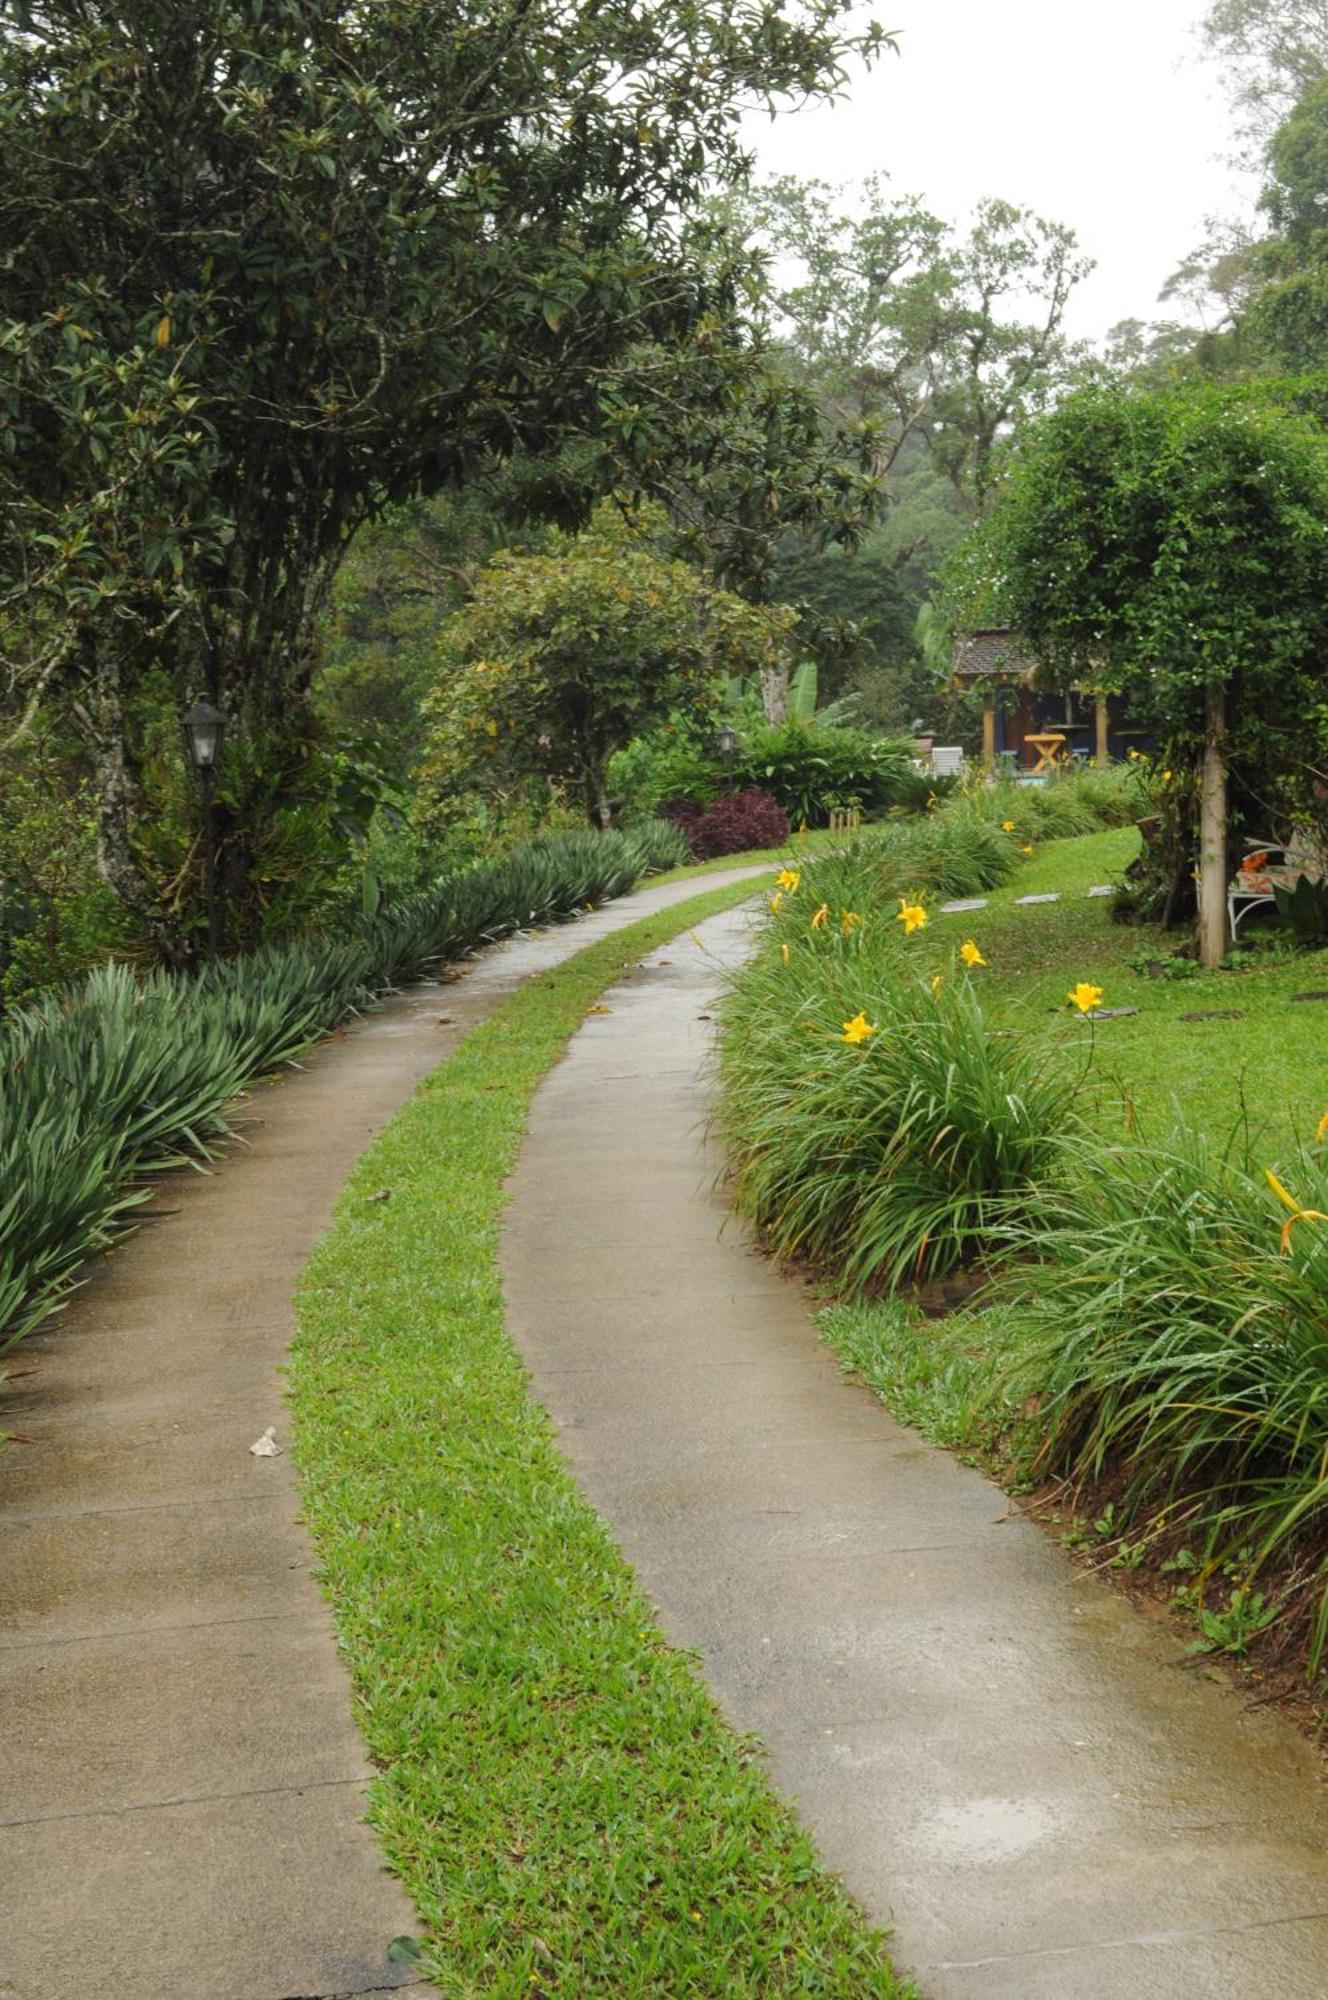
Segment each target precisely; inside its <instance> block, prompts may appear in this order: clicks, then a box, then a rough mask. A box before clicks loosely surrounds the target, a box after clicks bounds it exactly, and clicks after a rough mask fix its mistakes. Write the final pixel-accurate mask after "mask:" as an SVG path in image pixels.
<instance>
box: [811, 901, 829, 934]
mask: <svg viewBox="0 0 1328 2000" xmlns="http://www.w3.org/2000/svg"><path fill="white" fill-rule="evenodd" d="M829 921H830V905H829V904H828V903H822V905H821V907H820V909H819V910H816V911H814V912H813V914H812V929H813V930H814V931H823V930H824V929H825V927H826V925H827V924H828V923H829Z"/></svg>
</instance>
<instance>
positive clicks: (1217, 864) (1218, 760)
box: [1199, 681, 1230, 969]
mask: <svg viewBox="0 0 1328 2000" xmlns="http://www.w3.org/2000/svg"><path fill="white" fill-rule="evenodd" d="M1225 737H1226V689H1225V688H1224V686H1223V685H1222V683H1221V681H1210V682H1209V683H1208V686H1207V687H1206V688H1205V689H1204V753H1203V774H1202V779H1201V783H1200V790H1199V963H1200V964H1201V965H1203V966H1205V967H1207V968H1209V969H1211V968H1212V967H1213V966H1215V965H1220V964H1221V963H1222V960H1223V959H1224V958H1225V957H1226V954H1227V946H1228V944H1229V943H1230V935H1229V932H1228V928H1227V767H1226V759H1225V755H1224V751H1225Z"/></svg>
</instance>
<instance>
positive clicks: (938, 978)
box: [931, 972, 945, 999]
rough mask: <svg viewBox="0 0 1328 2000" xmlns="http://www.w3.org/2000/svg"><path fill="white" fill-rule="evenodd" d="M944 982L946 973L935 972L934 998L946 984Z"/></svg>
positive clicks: (933, 979)
mask: <svg viewBox="0 0 1328 2000" xmlns="http://www.w3.org/2000/svg"><path fill="white" fill-rule="evenodd" d="M944 983H945V974H944V973H943V972H933V974H932V976H931V990H932V997H933V999H934V998H935V996H936V995H937V994H938V993H939V992H940V990H941V987H942V986H943V985H944Z"/></svg>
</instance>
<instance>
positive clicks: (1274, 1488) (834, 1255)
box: [720, 802, 1328, 1675]
mask: <svg viewBox="0 0 1328 2000" xmlns="http://www.w3.org/2000/svg"><path fill="white" fill-rule="evenodd" d="M1026 831H1027V828H1026V827H1020V826H1018V825H1016V824H1015V823H1014V822H1006V823H1004V824H1002V823H1000V822H997V823H996V826H995V828H994V836H995V838H994V837H993V827H992V823H991V817H990V813H989V812H986V813H983V812H974V810H973V809H972V808H971V807H969V806H965V805H964V804H963V803H962V802H961V803H959V804H958V805H957V806H956V807H955V808H954V809H953V810H952V809H951V808H950V807H945V808H943V809H942V811H941V812H940V813H938V814H936V815H934V816H933V818H932V820H931V821H930V822H929V823H924V825H923V826H922V827H921V828H916V827H907V828H902V827H901V828H900V829H899V837H898V838H895V839H892V838H891V837H890V836H889V834H888V833H887V834H884V835H882V836H881V837H880V838H874V839H872V840H870V841H864V842H863V843H862V845H861V846H860V847H859V848H858V849H857V850H856V851H855V852H854V853H851V854H847V855H840V856H836V857H833V858H830V859H828V860H826V861H824V862H812V863H809V864H808V865H807V866H806V867H803V868H801V869H790V870H788V871H786V873H785V875H784V877H783V878H782V886H781V887H780V888H779V889H777V890H776V892H775V894H774V896H773V897H772V899H771V900H772V906H773V907H772V913H771V921H770V924H769V927H768V930H767V933H766V935H765V937H764V939H763V942H762V945H761V947H760V949H759V950H758V952H757V954H756V955H755V957H754V959H753V960H752V961H751V962H750V964H749V965H748V966H747V967H745V968H744V969H743V970H742V971H741V972H740V973H739V974H738V975H736V977H735V979H734V982H733V985H732V989H731V991H730V993H729V995H728V998H727V1002H726V1006H725V1011H724V1020H723V1032H722V1039H721V1074H722V1093H721V1110H720V1121H721V1124H722V1129H723V1133H724V1137H725V1140H726V1144H727V1147H728V1150H729V1157H730V1161H731V1167H732V1173H733V1180H734V1186H735V1190H736V1197H737V1201H738V1204H739V1206H740V1207H741V1208H743V1209H744V1210H745V1211H746V1212H747V1213H748V1214H749V1215H751V1216H752V1217H753V1218H754V1219H755V1221H756V1222H757V1223H758V1224H759V1226H760V1227H761V1229H762V1231H763V1234H764V1236H765V1238H766V1240H767V1242H768V1243H769V1245H770V1247H771V1248H772V1249H773V1250H774V1251H775V1252H777V1253H778V1254H781V1255H784V1256H789V1257H794V1258H798V1259H800V1260H802V1261H803V1262H804V1263H806V1264H808V1265H809V1266H811V1267H812V1268H813V1269H814V1270H816V1271H818V1272H819V1273H820V1274H821V1275H822V1276H823V1277H824V1279H825V1280H826V1282H827V1283H828V1285H829V1286H830V1288H831V1289H832V1290H833V1292H834V1293H836V1294H837V1295H838V1296H840V1297H841V1298H846V1299H851V1298H854V1297H857V1298H862V1297H879V1296H882V1295H885V1294H889V1293H892V1292H897V1291H903V1292H905V1293H907V1292H908V1291H909V1290H910V1289H911V1288H912V1286H913V1285H914V1284H915V1283H917V1282H918V1281H920V1280H927V1279H933V1280H934V1279H938V1278H940V1277H941V1276H942V1275H943V1274H945V1273H947V1272H953V1271H954V1270H956V1269H957V1268H961V1267H962V1268H966V1269H967V1270H968V1271H969V1272H970V1273H976V1274H977V1275H979V1276H980V1277H984V1278H985V1281H986V1285H987V1289H986V1291H985V1292H984V1293H983V1295H982V1297H981V1299H980V1300H979V1307H981V1306H982V1304H983V1302H984V1301H985V1302H986V1304H987V1305H988V1306H994V1307H996V1308H997V1310H996V1311H994V1312H992V1313H991V1314H990V1329H991V1339H992V1341H993V1347H992V1349H991V1351H990V1352H987V1353H986V1356H985V1361H984V1364H983V1366H984V1368H985V1370H986V1371H987V1378H988V1380H989V1392H988V1389H987V1388H984V1389H982V1390H981V1392H980V1394H981V1396H982V1397H983V1398H984V1399H985V1400H986V1406H987V1408H988V1410H989V1412H990V1413H991V1417H992V1421H993V1426H994V1427H997V1428H999V1427H1000V1426H1004V1434H1003V1436H1002V1437H1001V1441H1000V1447H999V1449H1000V1455H1001V1456H1002V1457H1003V1459H1004V1462H1005V1465H1006V1468H1007V1470H1008V1472H1009V1474H1010V1476H1011V1477H1012V1478H1013V1479H1014V1480H1015V1481H1016V1482H1022V1483H1031V1484H1036V1483H1038V1482H1041V1481H1044V1480H1047V1479H1051V1478H1057V1479H1065V1480H1068V1481H1069V1482H1070V1484H1071V1486H1072V1487H1077V1488H1079V1489H1081V1490H1082V1491H1083V1492H1084V1493H1085V1494H1089V1495H1091V1494H1093V1493H1095V1492H1099V1491H1101V1490H1102V1489H1103V1488H1104V1486H1105V1488H1106V1489H1107V1490H1109V1491H1110V1493H1111V1494H1112V1496H1113V1497H1112V1505H1113V1509H1114V1513H1115V1518H1116V1520H1117V1521H1118V1523H1120V1524H1121V1526H1122V1527H1123V1526H1125V1525H1129V1527H1130V1529H1131V1532H1132V1534H1133V1535H1134V1536H1135V1537H1136V1539H1137V1542H1138V1544H1139V1545H1141V1546H1143V1545H1147V1546H1149V1547H1151V1548H1152V1549H1153V1551H1154V1554H1155V1557H1156V1560H1157V1561H1158V1562H1166V1561H1168V1560H1170V1559H1171V1557H1172V1556H1174V1555H1175V1553H1176V1552H1177V1551H1178V1550H1180V1549H1182V1548H1183V1549H1184V1550H1185V1551H1186V1552H1190V1551H1198V1556H1197V1558H1196V1560H1197V1562H1198V1564H1199V1566H1200V1567H1201V1568H1202V1570H1203V1572H1204V1573H1205V1574H1219V1573H1220V1574H1223V1575H1225V1576H1227V1577H1228V1578H1232V1577H1234V1578H1235V1579H1236V1582H1235V1585H1234V1595H1235V1596H1236V1598H1237V1601H1238V1604H1237V1608H1240V1609H1242V1612H1243V1614H1244V1615H1248V1616H1251V1617H1252V1616H1253V1615H1254V1613H1255V1612H1257V1613H1258V1618H1259V1619H1260V1620H1262V1621H1263V1622H1265V1623H1267V1622H1269V1621H1273V1620H1281V1621H1283V1630H1284V1633H1285V1635H1286V1636H1285V1639H1284V1641H1283V1642H1282V1643H1284V1645H1285V1648H1286V1650H1287V1651H1288V1652H1289V1653H1290V1652H1295V1651H1296V1650H1297V1649H1298V1648H1299V1647H1300V1646H1301V1645H1302V1644H1304V1645H1305V1646H1306V1648H1307V1654H1308V1659H1309V1663H1310V1668H1311V1671H1312V1672H1313V1673H1315V1674H1316V1675H1318V1674H1322V1672H1323V1671H1324V1667H1325V1662H1328V1112H1325V1113H1324V1114H1323V1115H1322V1116H1318V1113H1319V1112H1320V1111H1322V1109H1323V1107H1321V1106H1318V1107H1308V1108H1307V1114H1306V1128H1305V1132H1304V1134H1303V1135H1302V1142H1301V1144H1300V1146H1299V1149H1298V1151H1297V1153H1296V1155H1295V1157H1294V1158H1292V1159H1291V1160H1290V1161H1289V1162H1285V1163H1281V1164H1280V1166H1279V1169H1278V1171H1277V1172H1274V1171H1273V1170H1272V1168H1270V1167H1269V1165H1268V1163H1267V1162H1266V1161H1265V1160H1263V1159H1262V1158H1261V1157H1259V1156H1257V1154H1254V1153H1251V1152H1250V1150H1249V1148H1248V1144H1247V1142H1246V1141H1245V1140H1243V1139H1242V1140H1241V1141H1240V1142H1239V1143H1238V1142H1237V1140H1236V1138H1234V1137H1233V1139H1232V1140H1231V1141H1230V1142H1229V1143H1227V1144H1225V1145H1217V1144H1215V1143H1211V1142H1208V1141H1206V1140H1205V1139H1204V1138H1203V1137H1202V1136H1200V1135H1197V1134H1195V1133H1193V1132H1191V1131H1189V1130H1187V1129H1186V1128H1185V1126H1184V1125H1183V1123H1181V1122H1180V1121H1179V1119H1178V1121H1177V1122H1176V1123H1175V1124H1174V1125H1173V1126H1172V1127H1171V1129H1169V1130H1167V1131H1165V1132H1164V1133H1162V1134H1161V1135H1160V1136H1159V1137H1158V1138H1157V1139H1155V1140H1151V1141H1150V1140H1145V1139H1144V1138H1142V1137H1140V1136H1139V1135H1138V1134H1134V1135H1133V1136H1131V1137H1129V1138H1128V1139H1124V1140H1121V1141H1119V1142H1109V1141H1106V1140H1104V1139H1103V1137H1102V1136H1101V1135H1100V1134H1099V1133H1097V1132H1095V1131H1093V1130H1092V1129H1090V1128H1089V1127H1088V1126H1086V1125H1080V1124H1077V1123H1076V1121H1075V1119H1074V1117H1073V1115H1072V1114H1070V1113H1069V1112H1068V1110H1067V1106H1068V1104H1069V1103H1070V1101H1071V1098H1072V1096H1073V1093H1072V1092H1071V1091H1069V1090H1067V1083H1066V1077H1067V1062H1068V1061H1072V1060H1077V1061H1079V1062H1081V1063H1085V1062H1087V1061H1089V1060H1090V1059H1091V1056H1090V1050H1091V1038H1090V1037H1088V1036H1085V1035H1084V1034H1083V1032H1082V1030H1079V1031H1076V1043H1075V1045H1076V1046H1077V1049H1078V1056H1077V1058H1075V1057H1072V1056H1070V1055H1069V1054H1067V1049H1066V1046H1065V1044H1064V1041H1063V1039H1060V1040H1058V1039H1057V1038H1056V1037H1054V1036H1053V1037H1050V1038H1049V1037H1048V1035H1047V1034H1046V1032H1045V1031H1041V1032H1038V1033H1037V1034H1033V1035H1030V1034H1027V1033H1025V1032H1022V1031H1018V1030H1016V1029H1014V1028H1013V1027H1012V1026H1011V1025H1010V1018H1011V1017H1009V1016H1005V1017H1002V1018H1001V1019H1000V1020H999V1024H997V1023H995V1022H994V1021H993V1018H992V1014H991V1012H990V1010H989V1006H988V998H987V990H986V989H985V988H984V987H983V986H982V982H983V981H984V980H990V979H991V978H992V977H993V976H994V975H992V974H991V973H990V972H989V971H988V970H987V969H986V968H985V961H984V959H983V956H982V953H981V950H980V948H979V945H978V943H977V942H975V941H974V940H967V941H966V942H965V944H964V945H963V946H961V947H960V949H959V950H957V951H955V952H954V953H952V954H951V956H950V957H949V959H948V960H945V961H940V960H938V959H937V957H936V955H935V954H928V955H926V957H925V959H924V957H923V955H922V953H921V952H920V950H919V947H920V946H921V945H923V944H924V943H925V939H926V932H925V929H924V928H923V926H924V924H925V919H926V914H927V911H926V905H927V902H928V901H931V900H933V898H934V896H935V895H936V894H938V893H949V894H952V895H953V894H968V893H972V892H974V891H976V890H979V889H982V888H987V887H991V886H994V885H995V884H996V883H998V882H999V881H1000V880H1001V879H1003V876H1004V874H1005V873H1006V872H1007V868H1008V865H1009V862H1010V859H1011V857H1012V856H1013V855H1017V854H1018V852H1019V848H1020V845H1021V844H1022V836H1023V834H1024V832H1026ZM1001 835H1003V836H1004V840H1005V847H1006V850H1007V852H1006V853H1005V854H1002V852H1001V850H1000V839H999V837H1000V836H1001ZM965 858H966V863H967V865H966V866H965V865H960V864H961V863H963V862H964V861H965ZM918 933H921V935H920V936H919V935H918ZM1068 997H1069V999H1070V1000H1071V1001H1072V1002H1073V1003H1075V1004H1077V1005H1078V1006H1079V1007H1080V1008H1082V1009H1084V1010H1089V1009H1091V1008H1092V1006H1093V1005H1094V1004H1095V1003H1096V1001H1097V999H1098V998H1099V997H1100V995H1099V990H1098V989H1096V988H1094V987H1091V986H1089V985H1087V984H1084V985H1082V986H1081V987H1080V988H1078V989H1076V992H1075V993H1074V994H1072V995H1071V996H1068ZM1316 1117H1317V1124H1316ZM978 1337H979V1341H980V1342H981V1341H982V1339H984V1338H985V1336H981V1335H979V1336H978ZM1273 1636H1277V1635H1273Z"/></svg>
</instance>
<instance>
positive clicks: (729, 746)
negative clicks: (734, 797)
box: [715, 722, 738, 791]
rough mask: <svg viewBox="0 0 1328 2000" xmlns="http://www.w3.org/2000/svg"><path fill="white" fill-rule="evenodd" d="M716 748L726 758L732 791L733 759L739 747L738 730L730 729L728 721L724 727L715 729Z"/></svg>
mask: <svg viewBox="0 0 1328 2000" xmlns="http://www.w3.org/2000/svg"><path fill="white" fill-rule="evenodd" d="M715 748H716V750H718V752H719V754H720V756H721V757H722V758H723V759H724V769H725V771H726V772H727V774H728V781H729V790H730V791H732V790H733V759H734V755H735V754H736V752H737V748H738V738H737V733H736V731H734V730H732V729H730V728H729V725H728V723H727V722H726V723H725V724H724V725H723V727H722V728H720V729H717V730H716V731H715Z"/></svg>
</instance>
